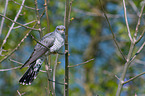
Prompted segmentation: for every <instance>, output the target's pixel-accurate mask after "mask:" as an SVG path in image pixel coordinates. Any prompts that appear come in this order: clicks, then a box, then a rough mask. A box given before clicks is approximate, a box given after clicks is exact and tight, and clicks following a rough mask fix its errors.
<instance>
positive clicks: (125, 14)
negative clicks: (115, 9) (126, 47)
mask: <svg viewBox="0 0 145 96" xmlns="http://www.w3.org/2000/svg"><path fill="white" fill-rule="evenodd" d="M123 7H124V17H125V22H126V27H127V30H128V36H129V38H130V41H131V42H132V43H133V42H134V41H133V39H132V37H131V33H130V29H129V25H128V20H127V13H126V5H125V0H123Z"/></svg>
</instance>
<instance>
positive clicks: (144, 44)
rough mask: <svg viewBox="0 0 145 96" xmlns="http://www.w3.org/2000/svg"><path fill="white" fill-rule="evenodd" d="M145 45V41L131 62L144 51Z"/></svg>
mask: <svg viewBox="0 0 145 96" xmlns="http://www.w3.org/2000/svg"><path fill="white" fill-rule="evenodd" d="M144 46H145V42H144V43H143V44H142V45H141V47H140V48H139V50H138V51H137V52H136V54H135V55H134V56H133V57H132V58H131V60H130V63H131V62H132V61H133V60H134V59H135V58H136V56H137V55H138V54H139V53H140V52H141V51H142V49H143V48H144Z"/></svg>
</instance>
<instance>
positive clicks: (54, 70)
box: [53, 54, 58, 92]
mask: <svg viewBox="0 0 145 96" xmlns="http://www.w3.org/2000/svg"><path fill="white" fill-rule="evenodd" d="M57 60H58V54H57V55H56V59H55V64H54V69H53V81H55V72H56V66H57ZM53 90H54V92H55V82H53Z"/></svg>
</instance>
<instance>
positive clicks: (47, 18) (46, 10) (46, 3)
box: [44, 0, 50, 33]
mask: <svg viewBox="0 0 145 96" xmlns="http://www.w3.org/2000/svg"><path fill="white" fill-rule="evenodd" d="M44 6H45V13H46V21H47V32H48V33H49V32H50V26H49V17H48V9H47V7H48V2H47V0H45V4H44Z"/></svg>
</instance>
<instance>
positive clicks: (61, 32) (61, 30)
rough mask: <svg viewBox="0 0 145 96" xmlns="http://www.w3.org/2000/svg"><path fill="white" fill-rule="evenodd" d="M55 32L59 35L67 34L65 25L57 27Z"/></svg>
mask: <svg viewBox="0 0 145 96" xmlns="http://www.w3.org/2000/svg"><path fill="white" fill-rule="evenodd" d="M55 32H57V33H59V34H65V26H63V25H60V26H57V27H56V29H55Z"/></svg>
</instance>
